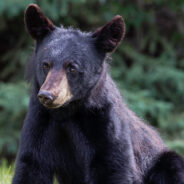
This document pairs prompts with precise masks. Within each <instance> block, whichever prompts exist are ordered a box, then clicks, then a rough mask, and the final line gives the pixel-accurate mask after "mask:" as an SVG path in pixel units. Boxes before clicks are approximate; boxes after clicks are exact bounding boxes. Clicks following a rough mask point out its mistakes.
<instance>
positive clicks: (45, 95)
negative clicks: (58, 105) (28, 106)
mask: <svg viewBox="0 0 184 184" xmlns="http://www.w3.org/2000/svg"><path fill="white" fill-rule="evenodd" d="M38 99H39V100H40V102H41V103H42V104H45V105H51V104H52V102H53V101H54V100H55V96H54V95H53V94H52V93H50V92H48V91H45V90H41V91H40V92H39V93H38Z"/></svg>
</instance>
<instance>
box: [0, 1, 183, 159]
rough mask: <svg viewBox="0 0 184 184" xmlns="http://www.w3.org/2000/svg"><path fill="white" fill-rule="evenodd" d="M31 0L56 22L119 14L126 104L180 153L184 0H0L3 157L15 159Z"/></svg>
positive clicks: (97, 22) (115, 72)
mask: <svg viewBox="0 0 184 184" xmlns="http://www.w3.org/2000/svg"><path fill="white" fill-rule="evenodd" d="M29 3H37V4H38V5H40V7H41V8H42V10H43V11H44V12H45V14H46V15H47V16H49V17H50V18H51V19H52V20H53V22H54V23H55V24H56V25H57V26H60V25H61V24H63V25H64V26H66V27H67V26H70V25H72V26H73V27H76V28H80V29H81V30H83V31H89V30H95V28H97V27H99V26H102V25H103V24H105V23H106V22H107V21H108V20H110V19H111V18H112V17H113V16H114V15H117V14H119V15H122V16H123V18H124V20H125V23H126V29H127V31H126V37H125V39H124V41H123V42H122V44H121V45H120V46H119V47H118V49H117V51H116V52H115V53H114V54H113V55H112V57H113V61H112V62H111V65H112V70H111V74H112V77H113V78H114V79H115V81H116V83H117V85H118V86H119V88H120V90H121V92H122V94H123V96H124V97H125V99H126V100H127V103H128V104H129V106H130V108H131V109H133V110H134V111H135V112H136V113H137V114H138V115H139V116H140V117H141V118H143V119H145V120H147V121H148V122H150V124H152V125H153V126H155V127H156V128H157V129H158V130H159V131H160V133H161V135H162V137H163V138H164V140H165V141H166V143H167V144H168V146H169V147H170V148H172V149H174V150H176V151H177V152H179V153H181V154H183V155H184V49H183V46H184V1H183V0H174V1H166V0H121V1H120V0H52V1H51V0H44V1H43V0H42V1H41V0H37V1H36V0H30V1H29V0H27V1H26V0H0V159H2V158H6V159H7V160H8V161H13V160H14V158H15V154H16V152H17V148H18V141H19V135H20V130H21V127H22V124H23V120H24V117H25V113H26V111H27V106H28V102H29V93H30V85H28V84H26V82H25V81H24V68H25V65H26V62H27V60H28V58H29V56H30V55H31V52H32V50H33V47H34V42H33V40H32V39H31V38H30V36H29V35H28V33H27V31H26V30H25V26H24V17H23V16H24V10H25V8H26V6H27V5H28V4H29Z"/></svg>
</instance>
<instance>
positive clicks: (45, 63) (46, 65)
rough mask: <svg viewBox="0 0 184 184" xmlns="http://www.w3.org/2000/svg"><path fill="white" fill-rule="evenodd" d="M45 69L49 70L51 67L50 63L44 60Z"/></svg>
mask: <svg viewBox="0 0 184 184" xmlns="http://www.w3.org/2000/svg"><path fill="white" fill-rule="evenodd" d="M43 69H45V70H49V69H50V63H48V62H44V63H43Z"/></svg>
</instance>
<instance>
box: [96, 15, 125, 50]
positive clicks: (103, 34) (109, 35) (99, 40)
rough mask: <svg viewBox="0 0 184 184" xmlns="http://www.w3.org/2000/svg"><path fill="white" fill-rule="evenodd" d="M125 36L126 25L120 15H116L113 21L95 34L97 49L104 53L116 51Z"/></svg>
mask: <svg viewBox="0 0 184 184" xmlns="http://www.w3.org/2000/svg"><path fill="white" fill-rule="evenodd" d="M124 35H125V23H124V21H123V19H122V17H121V16H120V15H116V16H115V17H114V18H113V19H112V20H111V21H109V22H108V23H107V24H105V25H104V26H103V27H101V28H99V29H97V30H96V31H95V32H94V33H93V37H94V38H96V43H95V44H96V47H97V49H98V50H100V51H101V52H104V53H109V52H112V51H114V50H115V49H116V47H117V46H118V44H119V43H120V41H121V40H122V39H123V37H124Z"/></svg>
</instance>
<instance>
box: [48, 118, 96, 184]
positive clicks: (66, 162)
mask: <svg viewBox="0 0 184 184" xmlns="http://www.w3.org/2000/svg"><path fill="white" fill-rule="evenodd" d="M58 123H59V122H54V124H55V125H54V126H53V129H54V135H53V136H52V140H51V141H52V142H53V147H54V149H55V156H56V155H57V156H56V157H57V162H56V163H55V168H56V173H58V175H60V176H62V180H66V183H73V181H80V183H86V182H87V181H89V180H90V173H91V168H90V165H91V162H92V159H93V157H94V154H95V148H94V147H93V145H92V143H91V142H90V140H89V136H88V135H87V136H86V134H85V133H84V132H83V131H82V129H81V127H80V126H78V122H77V121H76V122H75V121H67V122H64V123H62V124H60V125H58ZM52 131H53V130H52ZM69 181H70V182H69Z"/></svg>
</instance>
